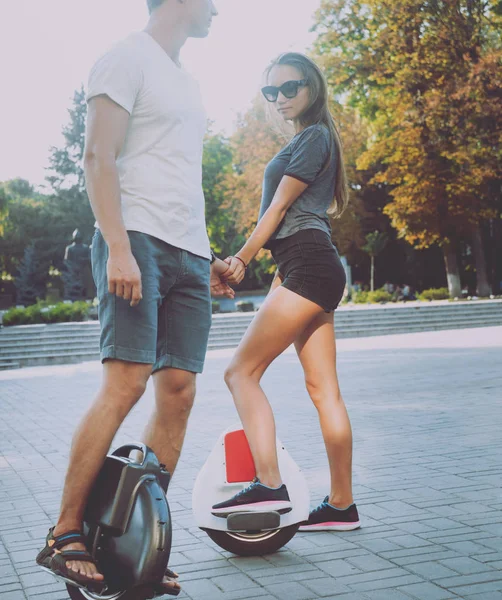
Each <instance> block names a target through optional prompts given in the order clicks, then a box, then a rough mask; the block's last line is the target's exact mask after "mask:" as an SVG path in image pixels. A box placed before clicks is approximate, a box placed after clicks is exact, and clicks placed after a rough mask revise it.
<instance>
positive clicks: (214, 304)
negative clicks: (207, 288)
mask: <svg viewBox="0 0 502 600" xmlns="http://www.w3.org/2000/svg"><path fill="white" fill-rule="evenodd" d="M220 306H221V305H220V303H219V302H211V312H212V313H213V315H214V314H215V313H219V312H220Z"/></svg>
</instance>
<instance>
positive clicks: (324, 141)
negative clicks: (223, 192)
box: [258, 124, 337, 248]
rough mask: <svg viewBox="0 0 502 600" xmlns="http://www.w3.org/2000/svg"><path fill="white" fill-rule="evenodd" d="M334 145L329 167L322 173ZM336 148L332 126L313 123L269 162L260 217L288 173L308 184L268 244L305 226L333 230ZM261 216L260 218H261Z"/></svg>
mask: <svg viewBox="0 0 502 600" xmlns="http://www.w3.org/2000/svg"><path fill="white" fill-rule="evenodd" d="M331 147H333V152H332V158H331V161H330V164H329V166H328V168H327V169H326V170H325V171H324V172H323V173H321V171H322V170H323V168H324V166H325V164H326V161H327V160H328V157H329V153H330V149H331ZM336 161H337V155H336V149H335V147H334V141H333V140H332V138H331V133H330V131H329V129H328V128H327V127H326V126H325V125H322V124H316V125H311V126H310V127H307V128H305V129H304V130H303V131H301V132H300V133H298V134H297V135H295V137H294V138H293V139H292V140H291V141H290V142H289V144H287V146H285V147H284V148H283V149H282V150H281V151H280V152H279V153H278V154H276V156H274V158H273V159H272V160H271V161H270V162H269V163H268V165H267V168H266V169H265V175H264V178H263V193H262V200H261V207H260V216H259V219H261V218H262V217H263V215H264V214H265V211H266V210H267V209H268V207H269V206H270V204H271V203H272V200H273V198H274V195H275V192H276V191H277V188H278V187H279V184H280V182H281V180H282V178H283V177H284V175H288V176H289V177H294V178H295V179H298V180H300V181H303V182H304V183H307V184H308V188H307V189H306V190H305V191H304V192H303V193H302V194H301V195H300V196H299V197H298V198H297V199H296V200H295V201H294V202H293V204H292V205H291V206H290V208H289V209H288V212H287V213H286V216H285V217H284V219H283V220H282V222H281V223H280V224H279V227H278V228H277V229H276V231H275V232H274V234H273V235H272V237H271V238H270V240H269V242H267V244H265V248H269V247H270V246H269V243H270V242H271V241H272V240H279V239H283V238H286V237H289V236H291V235H293V234H294V233H297V232H298V231H300V230H301V229H320V230H321V231H325V232H327V233H328V234H331V226H330V222H329V217H328V215H327V212H326V211H327V210H328V208H329V207H330V206H331V203H332V202H333V198H334V195H335V180H336V165H337V162H336ZM259 219H258V220H259Z"/></svg>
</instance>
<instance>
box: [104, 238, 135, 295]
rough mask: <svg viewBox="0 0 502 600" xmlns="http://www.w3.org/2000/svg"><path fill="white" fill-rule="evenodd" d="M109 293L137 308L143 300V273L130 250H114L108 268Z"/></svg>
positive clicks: (111, 251) (111, 252) (109, 258)
mask: <svg viewBox="0 0 502 600" xmlns="http://www.w3.org/2000/svg"><path fill="white" fill-rule="evenodd" d="M106 272H107V276H108V291H109V292H110V294H115V295H117V296H118V297H119V298H124V300H129V301H130V303H131V306H137V305H138V304H139V302H140V300H141V299H142V298H143V294H142V287H141V272H140V270H139V267H138V263H137V262H136V259H135V258H134V256H133V253H132V252H131V250H130V249H121V250H112V249H110V255H109V257H108V263H107V267H106Z"/></svg>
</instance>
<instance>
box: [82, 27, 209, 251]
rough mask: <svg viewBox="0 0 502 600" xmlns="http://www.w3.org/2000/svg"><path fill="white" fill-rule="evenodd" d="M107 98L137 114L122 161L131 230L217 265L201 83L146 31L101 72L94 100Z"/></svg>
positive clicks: (94, 77) (112, 54)
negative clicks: (207, 201)
mask: <svg viewBox="0 0 502 600" xmlns="http://www.w3.org/2000/svg"><path fill="white" fill-rule="evenodd" d="M101 94H105V95H106V96H108V97H109V98H111V99H112V100H113V101H114V102H116V103H117V104H119V105H120V106H122V107H123V108H124V109H125V110H127V112H128V113H129V114H130V115H131V116H130V120H129V127H128V130H127V135H126V139H125V142H124V146H123V148H122V151H121V153H120V156H119V157H118V159H117V167H118V172H119V178H120V190H121V203H122V215H123V218H124V223H125V226H126V229H127V230H129V231H140V232H143V233H147V234H149V235H152V236H154V237H156V238H158V239H160V240H163V241H165V242H167V243H168V244H171V245H173V246H176V247H177V248H181V249H183V250H188V251H190V252H192V253H194V254H197V255H198V256H203V257H205V258H209V257H210V250H209V240H208V237H207V231H206V219H205V212H204V211H205V206H204V193H203V191H202V150H203V140H204V134H205V132H206V125H207V119H206V113H205V110H204V107H203V105H202V99H201V94H200V90H199V87H198V84H197V82H196V81H195V80H194V79H193V77H191V76H190V75H189V74H188V73H187V72H186V71H184V70H183V69H181V68H179V67H178V66H177V65H176V64H175V63H174V61H173V60H172V59H171V58H170V57H169V56H168V55H167V54H166V52H165V51H164V50H163V48H162V47H161V46H160V45H159V44H158V43H157V42H156V41H155V40H154V39H153V38H152V37H151V36H150V35H149V34H147V33H145V32H143V31H141V32H135V33H133V34H131V35H129V36H128V37H127V38H126V39H125V40H123V41H121V42H119V43H117V44H116V45H115V46H114V47H113V48H112V49H111V50H109V51H108V52H107V53H106V54H105V55H104V56H102V57H101V58H100V59H99V60H98V61H97V63H96V64H95V65H94V67H93V69H92V71H91V74H90V76H89V86H88V93H87V101H89V100H90V99H91V98H93V97H95V96H98V95H101Z"/></svg>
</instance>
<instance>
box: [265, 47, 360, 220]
mask: <svg viewBox="0 0 502 600" xmlns="http://www.w3.org/2000/svg"><path fill="white" fill-rule="evenodd" d="M278 65H289V66H291V67H295V68H296V69H297V70H298V71H300V73H301V74H302V78H303V79H306V80H307V81H308V90H309V96H310V102H309V105H308V107H307V108H306V109H305V111H304V112H303V114H302V115H301V116H300V124H301V125H302V126H303V127H309V126H310V125H315V124H320V123H322V124H323V125H325V126H326V127H327V128H328V129H329V132H330V133H331V138H332V140H333V142H334V145H335V147H336V152H337V160H336V182H335V197H334V198H333V202H332V204H331V205H330V207H329V208H328V214H329V215H331V216H332V217H334V218H338V217H340V216H341V214H342V213H343V211H344V210H345V209H346V208H347V204H348V202H349V186H348V182H347V174H346V172H345V165H344V161H343V148H342V140H341V138H340V134H339V132H338V128H337V126H336V124H335V120H334V118H333V115H332V114H331V112H330V110H329V104H328V99H329V93H328V84H327V81H326V78H325V77H324V74H323V72H322V71H321V69H320V68H319V67H318V66H317V65H316V64H315V62H314V61H313V60H311V59H310V58H308V56H305V55H304V54H300V53H299V52H286V53H285V54H281V55H280V56H278V57H277V58H276V59H275V60H273V61H272V63H271V64H270V65H269V66H268V67H267V69H266V70H265V79H266V80H267V81H268V77H269V75H270V71H271V70H272V69H273V68H274V67H276V66H278ZM268 104H269V103H268V102H267V105H268ZM269 114H272V111H269ZM273 114H274V117H273V120H274V121H275V124H276V125H277V124H278V123H279V122H278V120H277V117H278V115H277V112H276V111H273ZM279 118H280V117H279ZM281 122H282V124H283V123H284V121H283V120H282V119H281ZM280 129H281V132H282V133H283V135H284V134H285V129H284V127H280ZM332 158H333V147H332V146H331V150H330V156H329V159H328V160H327V161H326V165H325V167H324V169H323V171H324V170H326V169H327V168H328V167H329V164H330V162H331V160H332ZM323 171H322V172H323Z"/></svg>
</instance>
